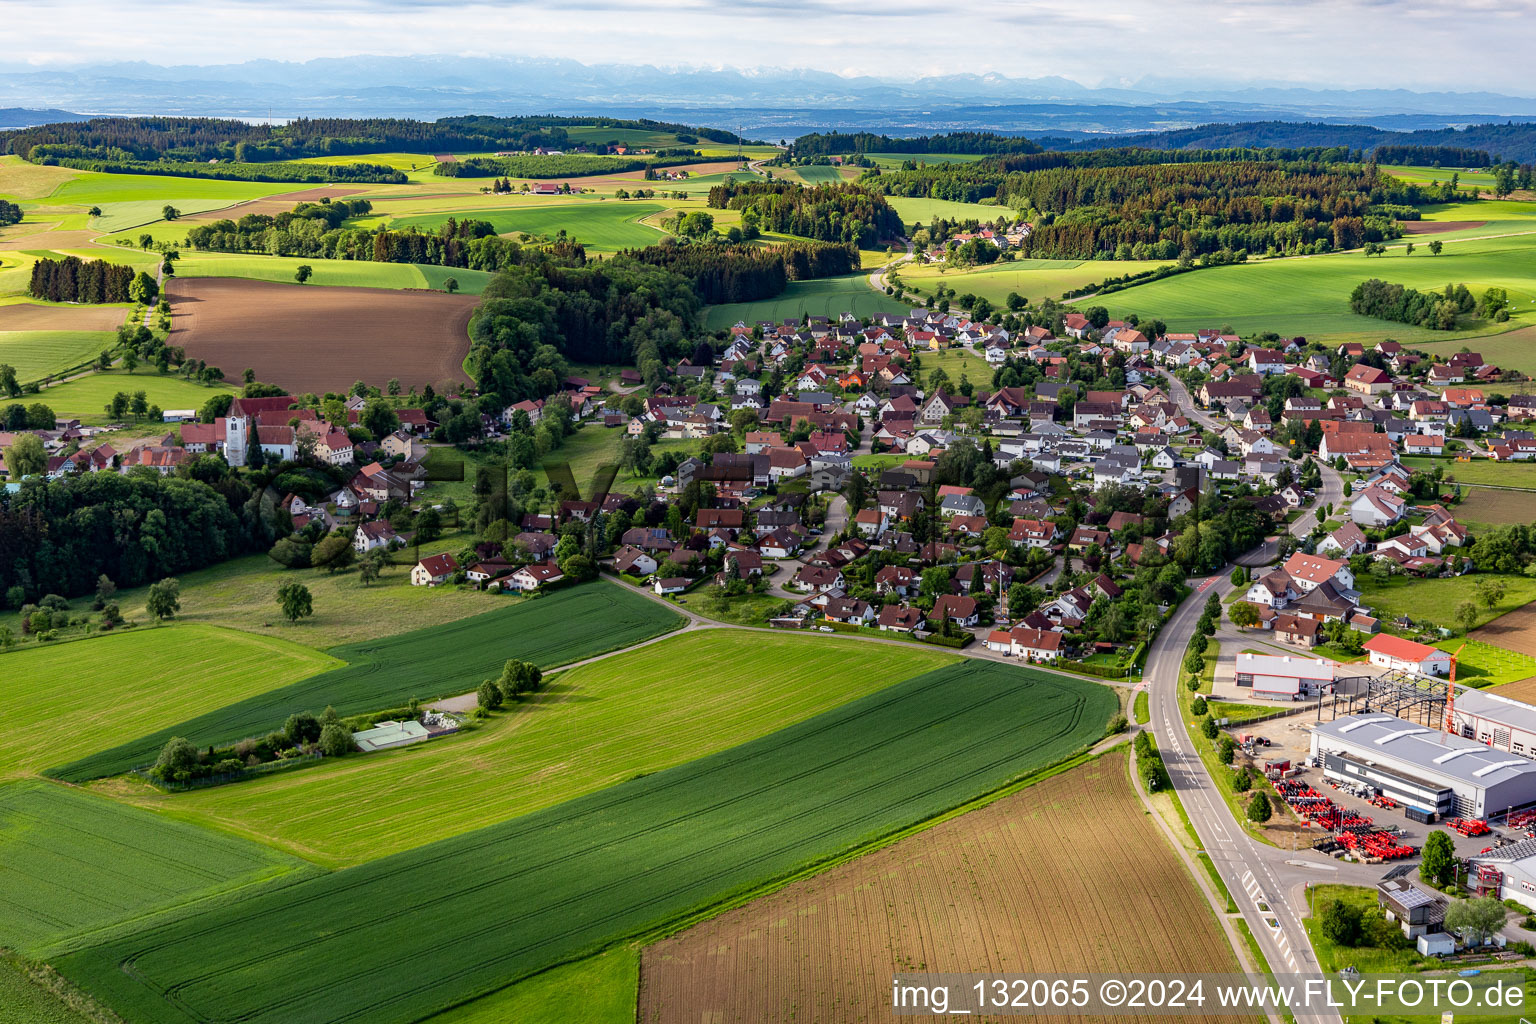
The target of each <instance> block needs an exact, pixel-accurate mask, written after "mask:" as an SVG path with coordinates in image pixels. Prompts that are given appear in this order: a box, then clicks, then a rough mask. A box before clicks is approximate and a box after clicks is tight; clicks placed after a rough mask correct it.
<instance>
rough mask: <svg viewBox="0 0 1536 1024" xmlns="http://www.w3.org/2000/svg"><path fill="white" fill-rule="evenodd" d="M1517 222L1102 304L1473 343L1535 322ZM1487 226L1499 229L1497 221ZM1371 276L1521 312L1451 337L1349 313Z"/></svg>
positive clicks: (1186, 325)
mask: <svg viewBox="0 0 1536 1024" xmlns="http://www.w3.org/2000/svg"><path fill="white" fill-rule="evenodd" d="M1501 205H1502V204H1501ZM1461 212H1462V214H1463V215H1464V216H1466V217H1468V218H1470V217H1473V216H1476V214H1477V213H1478V212H1480V211H1476V210H1474V211H1470V212H1468V211H1466V210H1465V209H1464V208H1463V209H1462V211H1461ZM1511 223H1514V224H1519V225H1522V226H1521V227H1520V228H1519V230H1521V231H1524V232H1527V233H1526V234H1517V235H1511V236H1508V237H1502V238H1464V239H1456V238H1451V237H1449V236H1429V237H1430V238H1433V237H1440V238H1441V239H1442V240H1443V241H1444V242H1445V250H1444V252H1443V253H1442V254H1441V255H1440V256H1432V255H1430V253H1429V252H1428V250H1426V249H1425V248H1424V245H1425V244H1426V243H1427V241H1428V240H1429V238H1419V239H1416V240H1415V244H1416V245H1417V246H1418V249H1417V251H1416V252H1415V253H1414V255H1412V256H1407V255H1405V250H1404V248H1403V243H1402V242H1401V241H1399V242H1396V243H1392V245H1391V246H1390V247H1389V249H1388V252H1387V255H1385V256H1373V257H1367V256H1364V255H1362V254H1360V253H1358V252H1351V253H1335V254H1330V255H1324V256H1309V257H1298V258H1291V259H1277V260H1264V261H1260V262H1255V263H1246V264H1240V265H1234V266H1227V267H1212V268H1208V269H1205V270H1198V271H1195V272H1194V273H1189V274H1179V275H1177V276H1174V277H1170V278H1164V279H1163V280H1161V281H1153V282H1151V283H1149V284H1142V285H1137V286H1135V287H1132V288H1127V289H1126V290H1124V291H1119V292H1114V293H1112V294H1109V295H1105V296H1103V298H1102V299H1100V300H1096V302H1098V303H1100V304H1102V305H1104V306H1105V307H1106V308H1108V309H1109V312H1110V315H1111V316H1124V315H1127V314H1130V313H1139V314H1141V315H1142V316H1150V317H1156V318H1158V319H1160V320H1163V321H1165V322H1166V323H1167V325H1168V328H1169V330H1173V331H1192V330H1195V329H1197V328H1200V327H1210V326H1213V325H1222V324H1229V325H1231V326H1232V327H1233V328H1234V329H1235V330H1236V331H1237V332H1238V333H1239V334H1245V335H1246V334H1250V333H1253V332H1256V331H1264V330H1273V331H1278V332H1280V333H1282V334H1285V335H1294V334H1300V335H1303V336H1305V337H1307V338H1314V339H1316V338H1325V339H1328V340H1330V341H1335V340H1336V341H1363V342H1371V341H1377V340H1380V339H1381V338H1383V337H1391V338H1396V339H1398V340H1399V341H1402V342H1405V343H1412V344H1414V345H1418V344H1421V343H1425V342H1445V343H1449V344H1452V345H1455V346H1458V347H1459V346H1460V345H1461V344H1463V343H1466V340H1467V339H1469V338H1472V337H1475V336H1478V335H1485V334H1499V333H1504V332H1507V331H1511V330H1514V329H1515V328H1518V327H1523V326H1526V325H1528V324H1530V323H1531V321H1532V319H1533V309H1536V306H1533V304H1536V284H1533V283H1532V282H1533V281H1536V234H1531V233H1529V232H1536V215H1533V216H1531V217H1529V218H1523V219H1520V220H1518V221H1512V222H1511ZM1484 230H1486V231H1488V232H1492V233H1499V232H1496V231H1495V228H1494V227H1493V226H1492V225H1490V226H1489V227H1488V228H1487V229H1484ZM1371 277H1376V278H1381V279H1383V280H1386V281H1391V282H1393V283H1395V284H1402V285H1406V286H1408V287H1413V288H1419V289H1429V288H1435V289H1440V288H1444V287H1445V285H1446V283H1447V282H1456V283H1465V284H1466V285H1467V287H1468V288H1470V289H1471V290H1472V291H1473V292H1474V293H1475V294H1480V293H1481V292H1482V291H1483V289H1485V288H1487V287H1490V286H1498V287H1501V288H1505V289H1507V290H1508V292H1509V298H1510V302H1511V308H1512V311H1513V313H1514V314H1515V316H1514V318H1513V319H1512V320H1510V322H1509V323H1505V324H1495V323H1493V322H1491V321H1489V322H1484V323H1480V324H1478V325H1477V326H1475V327H1472V328H1469V329H1467V330H1462V331H1453V332H1446V331H1432V330H1428V329H1427V328H1422V327H1413V326H1410V325H1408V324H1400V323H1394V322H1392V321H1388V320H1378V319H1375V318H1373V317H1365V316H1360V315H1358V314H1356V313H1352V312H1350V309H1349V295H1350V292H1351V291H1352V290H1353V289H1354V287H1355V286H1356V285H1357V284H1359V283H1360V282H1361V281H1364V280H1365V279H1367V278H1371ZM957 287H958V286H957ZM1452 351H1454V349H1452ZM1524 363H1525V366H1526V367H1527V368H1530V369H1536V359H1533V358H1531V357H1530V356H1527V357H1526V359H1525V360H1524ZM1514 367H1515V368H1517V369H1518V368H1520V365H1519V364H1514Z"/></svg>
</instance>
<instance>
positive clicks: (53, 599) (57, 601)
mask: <svg viewBox="0 0 1536 1024" xmlns="http://www.w3.org/2000/svg"><path fill="white" fill-rule="evenodd" d="M38 604H40V605H42V606H43V607H44V608H47V609H48V610H49V611H51V612H67V611H69V602H68V601H66V600H64V599H63V598H62V597H60V596H59V595H58V594H49V595H47V596H46V597H44V598H43V599H42V600H41V601H39V602H38Z"/></svg>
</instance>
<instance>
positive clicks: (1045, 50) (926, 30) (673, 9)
mask: <svg viewBox="0 0 1536 1024" xmlns="http://www.w3.org/2000/svg"><path fill="white" fill-rule="evenodd" d="M1533 7H1536V0H1513V2H1503V0H1500V2H1494V0H1456V2H1454V3H1452V2H1449V0H1432V2H1397V0H1231V2H1228V3H1211V2H1209V0H1157V2H1154V0H1096V2H1095V3H1093V4H1084V3H1081V2H1076V0H992V2H986V3H965V2H962V3H958V4H954V5H941V4H935V3H933V2H932V0H720V2H716V0H572V2H541V3H534V2H527V0H512V2H506V3H494V4H493V3H485V2H471V3H469V4H463V3H458V2H455V0H317V2H316V3H314V4H310V5H301V6H298V7H295V6H293V5H291V4H287V3H284V4H277V3H272V2H270V0H196V2H192V0H154V2H148V0H111V2H108V0H53V2H51V3H47V4H40V3H36V2H35V0H0V24H4V25H5V26H6V34H7V37H8V46H7V48H6V50H7V59H8V60H10V61H13V62H14V61H25V62H26V63H28V64H31V65H33V66H57V65H67V64H80V63H95V62H101V61H118V60H142V61H148V62H153V63H159V64H220V63H238V62H241V61H245V60H250V59H254V58H270V59H277V60H309V59H312V58H317V57H328V56H346V55H352V54H383V55H404V54H415V53H446V54H464V55H489V56H531V57H562V58H570V59H574V60H579V61H582V62H586V63H635V64H642V63H644V64H655V65H661V66H667V65H679V64H684V65H693V66H715V67H736V68H744V67H752V66H759V65H766V66H774V67H809V68H817V69H825V70H829V71H834V72H836V73H840V74H864V75H874V76H879V77H895V78H904V77H920V76H922V75H932V74H953V73H956V72H961V71H970V72H998V73H1001V74H1004V75H1010V76H1018V77H1039V76H1044V75H1060V76H1063V77H1067V78H1071V79H1074V80H1077V81H1080V82H1083V83H1085V84H1099V83H1101V82H1113V83H1119V82H1128V81H1135V80H1136V79H1139V78H1141V77H1143V76H1155V77H1158V78H1163V79H1179V78H1183V79H1187V80H1189V81H1190V82H1191V84H1192V85H1195V86H1198V85H1199V84H1200V83H1201V82H1203V81H1219V82H1238V81H1271V82H1273V81H1280V82H1291V83H1297V84H1313V85H1317V86H1335V85H1337V86H1348V87H1361V86H1380V87H1404V88H1415V89H1449V90H1453V91H1505V92H1513V93H1526V92H1529V91H1531V90H1530V88H1529V87H1528V86H1527V85H1526V82H1527V80H1528V76H1526V75H1525V74H1524V73H1523V72H1524V67H1525V64H1526V61H1525V55H1526V54H1527V53H1528V52H1529V50H1530V43H1531V42H1532V41H1533V39H1532V37H1533V32H1532V30H1530V29H1528V28H1526V27H1525V26H1527V25H1530V24H1532V22H1531V20H1530V15H1531V14H1532V13H1533V11H1532V8H1533ZM1473 69H1475V71H1474V70H1473Z"/></svg>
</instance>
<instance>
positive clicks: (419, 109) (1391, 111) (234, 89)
mask: <svg viewBox="0 0 1536 1024" xmlns="http://www.w3.org/2000/svg"><path fill="white" fill-rule="evenodd" d="M0 102H4V103H12V104H16V105H17V106H18V107H28V108H30V107H38V108H55V107H60V106H63V107H67V108H69V109H70V110H78V111H87V112H90V113H93V114H150V113H163V114H199V115H219V116H230V117H245V118H251V119H255V118H263V117H266V116H268V114H269V112H270V114H271V115H272V116H273V117H275V118H281V119H286V118H292V117H301V116H321V115H325V116H341V117H346V116H356V117H364V116H369V117H377V116H388V115H396V116H401V117H416V118H425V119H431V118H436V117H443V116H448V115H452V114H470V113H481V114H514V113H551V114H582V113H603V114H612V115H618V116H636V115H640V114H644V115H646V116H653V117H665V118H668V119H672V120H680V121H690V122H697V123H705V124H710V125H716V126H719V127H725V128H741V129H746V130H748V131H750V132H752V133H753V134H756V135H759V136H764V135H773V136H777V135H782V136H783V137H785V138H789V137H793V136H794V135H796V134H801V133H803V132H805V131H810V130H825V129H831V128H855V127H857V128H866V129H870V130H875V131H882V132H886V133H890V134H894V133H907V134H911V133H914V132H933V131H945V130H953V129H962V128H988V129H992V130H995V131H1008V132H1018V133H1030V134H1036V133H1040V134H1053V135H1066V134H1068V133H1101V132H1109V133H1129V132H1149V131H1171V130H1176V129H1180V128H1188V127H1191V126H1195V125H1202V124H1209V123H1212V122H1240V121H1303V120H1305V121H1318V122H1324V123H1334V124H1366V125H1372V126H1374V127H1378V128H1383V129H1388V130H1393V131H1411V130H1415V129H1433V128H1445V127H1457V126H1462V125H1466V124H1475V123H1486V122H1491V121H1503V120H1506V119H1515V120H1536V98H1531V97H1518V96H1505V95H1500V94H1497V93H1484V92H1468V93H1447V92H1427V93H1419V92H1410V91H1408V90H1402V89H1361V90H1349V89H1328V88H1319V89H1308V88H1302V87H1299V86H1296V85H1293V84H1288V83H1274V84H1258V83H1237V84H1233V83H1214V82H1213V83H1207V84H1205V85H1200V84H1198V83H1195V84H1193V85H1192V83H1191V81H1190V80H1189V79H1182V78H1180V79H1172V78H1144V79H1142V80H1140V81H1138V82H1136V83H1135V84H1134V85H1130V86H1125V87H1110V88H1090V87H1087V86H1084V85H1081V84H1079V83H1077V82H1074V81H1072V80H1070V79H1066V78H1061V77H1046V78H1013V77H1008V76H1004V75H998V74H984V75H976V74H957V75H944V76H936V77H928V78H921V79H917V80H915V81H914V80H910V79H906V80H900V79H885V78H873V77H868V76H841V75H836V74H831V73H829V72H824V71H815V70H809V69H803V68H790V69H777V68H757V69H745V70H741V69H729V70H713V69H699V68H660V67H654V66H650V65H621V64H602V65H588V64H582V63H580V62H578V61H574V60H560V59H535V58H499V57H454V56H438V55H424V56H411V57H377V56H356V57H334V58H321V59H317V60H311V61H305V62H302V63H289V62H283V61H272V60H253V61H247V62H244V63H241V64H221V65H209V66H192V65H180V66H174V67H165V66H161V65H156V64H148V63H144V62H122V63H109V64H93V65H86V66H80V67H71V68H52V69H49V68H36V67H30V66H24V65H5V64H0ZM34 113H36V114H47V115H49V116H47V117H43V118H42V120H45V121H46V120H63V119H67V116H68V115H61V112H59V111H56V110H42V111H37V112H34V111H30V110H27V111H22V114H21V115H18V114H16V113H15V112H12V116H13V117H20V116H22V115H25V116H26V117H31V116H33V115H34ZM31 123H37V122H36V121H32V122H31ZM3 126H14V124H7V125H3Z"/></svg>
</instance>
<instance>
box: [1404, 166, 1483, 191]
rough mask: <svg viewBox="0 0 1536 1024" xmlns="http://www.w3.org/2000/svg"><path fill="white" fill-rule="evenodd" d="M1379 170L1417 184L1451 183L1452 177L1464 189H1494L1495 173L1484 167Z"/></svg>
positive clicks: (1407, 167)
mask: <svg viewBox="0 0 1536 1024" xmlns="http://www.w3.org/2000/svg"><path fill="white" fill-rule="evenodd" d="M1378 170H1380V171H1381V172H1382V173H1383V174H1390V175H1392V177H1394V178H1401V179H1402V180H1403V181H1409V182H1414V183H1416V184H1420V185H1424V184H1430V183H1433V184H1436V185H1438V184H1440V183H1441V182H1444V181H1450V180H1451V178H1452V176H1455V178H1456V179H1457V182H1456V183H1457V184H1458V185H1461V186H1463V187H1466V186H1471V185H1476V186H1478V187H1479V188H1488V189H1491V188H1493V173H1492V172H1491V171H1489V170H1488V169H1487V168H1484V167H1477V168H1468V167H1409V166H1407V165H1405V164H1382V165H1381V166H1380V167H1379V168H1378Z"/></svg>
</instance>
